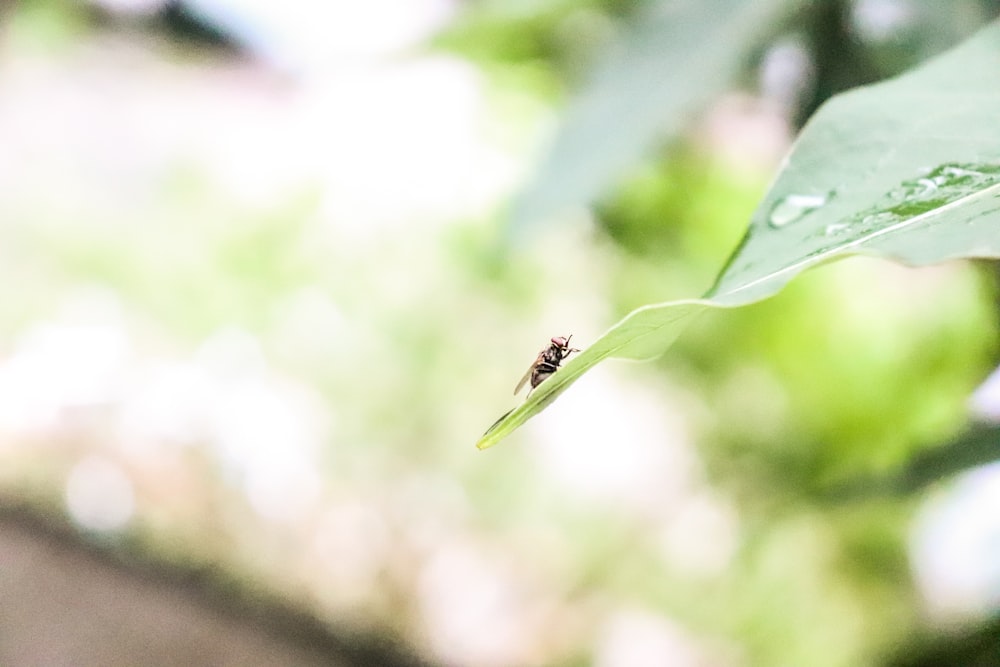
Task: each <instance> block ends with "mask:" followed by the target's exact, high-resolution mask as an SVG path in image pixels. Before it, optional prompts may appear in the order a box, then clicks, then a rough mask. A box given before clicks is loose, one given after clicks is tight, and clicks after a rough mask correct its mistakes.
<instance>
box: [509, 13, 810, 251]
mask: <svg viewBox="0 0 1000 667" xmlns="http://www.w3.org/2000/svg"><path fill="white" fill-rule="evenodd" d="M807 4H809V2H808V1H807V0H762V1H761V0H758V1H755V2H747V1H746V0H689V1H687V2H677V1H675V0H659V1H658V2H652V3H649V5H648V7H647V8H646V9H645V11H642V12H640V13H639V15H638V16H636V17H635V18H634V20H633V21H631V22H630V25H629V26H627V27H626V29H625V30H624V31H623V34H622V36H621V38H620V39H618V40H617V41H616V43H615V44H613V45H612V48H609V49H608V51H607V53H606V54H605V56H604V58H603V59H602V60H601V61H600V62H599V64H598V65H597V67H595V69H594V72H593V76H592V78H591V80H590V81H589V82H588V84H587V85H586V86H585V87H584V89H583V90H582V91H581V92H580V93H579V94H578V95H577V96H576V97H575V98H574V99H572V100H571V101H570V104H569V108H568V110H567V112H566V116H565V119H564V121H563V123H562V125H561V127H560V128H559V130H558V132H557V134H556V136H555V139H554V141H553V145H552V147H551V149H550V150H549V152H548V154H547V155H546V157H545V159H544V161H543V162H542V164H541V166H540V167H539V170H538V173H537V175H536V176H535V178H533V179H532V182H531V184H530V185H529V186H528V187H527V188H526V189H525V191H524V192H523V193H522V194H521V196H520V197H519V198H518V200H517V201H516V202H515V203H514V206H513V211H514V212H513V214H512V216H511V224H510V227H509V231H510V232H511V233H512V234H518V233H521V232H523V231H525V229H526V228H527V227H528V226H529V225H530V224H532V223H535V222H538V221H542V220H545V219H547V218H550V217H551V216H553V215H555V214H559V213H560V212H563V211H565V210H567V209H571V208H573V207H577V206H583V205H586V204H590V203H592V202H593V201H594V200H595V199H596V198H597V197H598V196H600V195H601V194H603V193H604V192H605V191H606V190H608V189H609V187H610V186H611V185H613V184H614V182H615V181H616V180H617V179H618V178H619V177H620V176H621V175H622V173H623V172H624V171H625V170H626V169H627V168H628V167H630V166H632V165H634V164H635V163H636V162H637V161H638V160H639V159H641V158H642V157H644V154H645V153H646V152H647V151H648V150H649V147H650V146H651V145H654V144H655V140H657V139H659V138H661V137H668V136H672V135H675V134H677V133H678V132H679V131H680V130H681V129H682V128H683V127H684V124H685V121H686V119H687V117H688V116H689V115H690V114H692V113H694V112H695V111H697V110H698V109H699V108H700V107H702V106H703V105H704V104H705V103H706V102H708V101H709V100H711V99H712V98H713V97H715V96H716V95H717V94H719V93H720V92H722V91H724V90H725V89H726V87H727V86H728V85H729V84H730V83H731V82H732V80H733V79H734V77H735V76H736V75H737V74H738V73H739V72H740V69H741V68H742V67H745V64H746V62H747V60H748V55H749V54H750V53H751V51H752V50H753V49H755V48H757V47H759V45H760V44H761V43H762V42H764V41H765V39H766V37H767V36H769V35H770V34H771V33H772V32H773V31H774V30H775V26H776V25H780V22H781V19H782V18H783V17H784V16H786V15H788V14H790V13H791V12H792V11H793V10H795V9H798V8H799V7H800V6H804V5H807Z"/></svg>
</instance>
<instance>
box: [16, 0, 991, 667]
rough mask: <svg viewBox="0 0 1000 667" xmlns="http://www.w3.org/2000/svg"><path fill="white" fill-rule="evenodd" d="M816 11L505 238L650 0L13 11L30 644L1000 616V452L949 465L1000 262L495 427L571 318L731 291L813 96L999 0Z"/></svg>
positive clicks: (740, 654) (764, 645)
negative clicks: (712, 95) (610, 181)
mask: <svg viewBox="0 0 1000 667" xmlns="http://www.w3.org/2000/svg"><path fill="white" fill-rule="evenodd" d="M645 4H650V3H645ZM805 5H806V6H805V7H804V8H803V9H800V10H799V11H798V12H797V13H795V14H794V15H793V18H792V19H790V20H789V21H788V22H787V23H785V24H776V25H775V26H774V31H773V36H772V38H771V39H769V40H768V42H767V45H766V47H765V48H762V49H761V50H760V51H759V53H756V54H753V55H752V57H748V58H747V60H746V62H745V65H744V67H743V69H742V71H740V72H736V73H734V78H733V85H732V88H731V89H730V90H729V91H728V92H727V93H725V94H723V95H720V96H718V97H717V98H716V99H714V100H713V101H712V102H711V103H710V104H709V105H707V106H705V107H704V108H702V109H701V110H700V112H699V113H697V114H695V115H694V116H693V117H691V118H689V119H688V121H687V122H686V123H685V130H684V132H683V133H681V134H679V135H675V136H664V137H660V138H659V140H658V142H657V143H656V144H655V145H651V146H649V150H648V154H647V157H646V158H645V159H644V160H643V161H642V162H641V163H639V164H636V165H634V167H633V168H632V169H631V170H630V171H628V172H627V173H623V174H621V175H620V179H619V180H618V181H616V183H615V184H614V187H609V189H608V191H607V194H606V196H605V197H604V198H603V199H602V201H601V202H600V203H599V204H598V205H597V206H596V207H595V208H594V209H593V210H589V211H584V210H580V211H573V212H570V213H569V214H567V215H565V216H562V217H560V218H558V219H553V220H545V221H539V222H537V224H535V225H534V226H532V227H530V228H529V229H528V230H527V231H525V232H522V233H519V234H517V235H514V236H512V235H510V234H508V233H507V232H506V229H507V220H508V217H507V215H506V214H507V212H508V210H509V208H508V207H509V205H510V202H511V200H512V198H513V197H515V196H516V195H517V193H518V192H519V191H520V190H521V189H522V188H523V187H525V184H526V183H529V182H530V181H531V179H532V176H533V174H534V172H535V169H536V167H537V165H538V164H539V161H540V159H541V158H542V156H543V155H544V152H545V148H546V146H547V145H548V144H549V142H550V141H551V137H552V135H553V133H554V132H555V131H556V129H557V127H558V124H559V120H560V117H561V113H562V111H563V109H565V108H566V105H567V104H568V103H569V101H570V100H572V99H573V96H574V94H575V91H578V90H581V89H584V88H585V87H586V86H587V82H588V73H589V72H591V71H592V70H593V68H594V67H595V64H597V63H600V62H601V60H602V57H603V54H605V53H607V52H608V51H610V50H613V49H614V48H615V45H616V44H618V43H620V41H621V40H623V39H627V38H628V34H629V26H630V25H631V22H634V21H635V20H636V19H635V18H634V17H635V16H636V15H638V14H640V12H641V11H642V10H643V9H644V7H642V6H641V5H640V4H639V3H635V2H625V3H623V2H612V1H610V0H606V1H601V0H580V1H576V2H574V1H570V0H534V1H529V0H517V1H501V0H477V1H474V0H465V1H460V0H373V1H371V2H347V1H344V2H341V1H331V2H308V1H306V0H285V1H284V2H280V3H278V2H267V1H264V0H258V1H255V0H182V1H167V0H90V1H86V2H84V1H72V0H22V2H20V3H19V4H16V5H15V4H7V5H0V7H2V9H0V20H2V22H3V25H2V33H0V40H2V41H0V494H2V498H3V501H2V504H0V506H2V511H0V514H2V516H3V519H2V523H3V525H4V526H5V527H4V528H3V529H2V530H0V590H2V591H3V593H2V597H0V600H2V601H0V660H2V662H4V664H12V665H14V664H25V665H26V664H46V665H59V664H67V665H69V664H88V663H89V664H182V663H184V664H255V663H256V664H311V663H308V660H312V659H315V660H317V662H316V663H315V664H324V663H325V664H335V660H339V661H341V662H337V663H336V664H390V663H393V662H395V663H396V664H420V663H424V664H447V665H483V666H487V667H489V666H497V667H499V666H505V665H590V664H593V665H602V666H618V665H629V666H632V665H668V664H669V665H679V666H683V665H698V666H702V665H704V666H709V665H711V666H714V665H719V666H729V665H810V666H814V667H825V666H830V667H834V666H848V665H861V664H947V662H946V660H947V659H949V658H948V656H950V655H952V653H949V651H953V653H954V654H956V655H958V654H960V652H961V651H962V650H966V649H967V648H968V646H969V645H970V642H971V641H973V640H972V639H969V640H968V641H966V640H965V639H963V638H965V637H970V636H972V637H977V636H979V635H975V633H976V632H980V633H983V632H985V633H986V636H987V637H991V636H992V637H995V636H996V633H995V631H994V634H990V630H989V629H990V628H994V627H996V626H991V625H989V624H990V623H993V622H995V621H993V620H992V619H995V617H996V614H997V613H998V611H1000V546H998V545H1000V520H998V517H1000V472H998V469H997V468H996V466H993V467H992V468H991V467H989V466H984V467H978V468H969V469H968V470H967V471H965V472H963V473H961V474H959V475H947V476H942V475H941V474H935V472H934V471H938V472H940V471H941V470H944V469H948V470H951V469H953V468H954V467H956V466H954V465H950V464H949V461H951V460H952V459H951V458H949V456H948V452H950V451H951V450H949V449H947V447H949V446H952V445H955V446H957V447H958V449H957V450H956V451H959V452H961V451H965V450H962V449H961V447H962V443H963V442H966V440H963V438H966V435H965V434H968V433H970V432H974V433H976V434H982V433H985V434H986V435H980V436H979V437H980V440H979V442H980V445H982V443H983V442H985V443H986V444H985V448H986V450H987V451H990V450H989V448H990V447H991V446H993V445H994V444H995V443H996V442H998V441H1000V439H998V438H997V437H996V433H995V431H992V430H990V427H989V423H990V420H991V419H993V420H997V419H1000V408H998V407H997V406H998V403H1000V401H998V400H997V398H996V396H997V393H998V392H1000V387H998V388H993V385H991V384H990V383H987V384H985V385H983V386H982V387H981V388H980V389H979V390H978V391H977V389H976V388H977V386H980V384H981V383H982V382H983V381H984V380H985V379H986V378H987V376H989V374H990V372H991V370H992V369H993V368H994V366H995V365H996V363H997V361H998V357H1000V354H998V345H997V343H998V337H997V333H998V322H1000V320H998V317H997V314H998V310H997V273H996V268H995V266H993V265H991V264H988V263H980V264H971V263H969V264H963V263H951V264H947V265H942V266H938V267H931V268H926V269H920V270H914V269H908V268H903V267H900V266H896V265H893V264H890V263H886V262H881V261H877V260H873V259H852V260H848V261H844V262H840V263H837V264H834V265H829V266H826V267H823V268H821V269H819V270H816V271H813V272H810V273H809V274H806V275H805V276H803V277H801V278H800V279H798V280H796V281H795V282H794V283H793V284H792V285H791V286H789V287H788V288H787V289H785V290H784V291H783V292H782V293H781V294H779V295H778V296H777V297H775V298H773V299H770V300H768V301H766V302H763V303H760V304H757V305H754V306H750V307H746V308H742V309H739V310H736V311H731V312H721V313H713V314H710V315H706V316H704V317H702V318H701V319H700V320H698V321H697V322H696V323H695V325H693V326H692V327H690V328H689V329H688V330H687V331H686V332H685V334H683V336H682V337H681V339H680V340H679V341H678V343H677V344H676V345H675V346H674V348H672V349H671V351H670V352H669V353H668V354H667V355H666V356H664V357H663V358H662V359H660V360H659V361H657V362H654V363H647V364H629V363H619V362H609V363H607V364H604V365H603V366H602V367H600V368H598V369H596V370H595V371H593V372H592V373H590V374H588V375H587V376H586V377H585V378H583V379H582V380H581V381H580V382H578V383H577V384H576V385H574V386H573V388H572V389H571V390H570V391H569V392H567V393H566V394H565V395H564V396H563V397H561V398H560V400H559V401H558V402H557V403H556V404H554V405H553V406H552V407H551V408H550V409H549V410H547V411H546V412H545V413H544V414H542V415H541V416H539V417H537V418H536V419H534V420H533V421H532V422H530V423H529V424H528V425H527V426H526V427H525V428H523V429H522V430H520V431H518V433H517V434H516V435H515V436H514V437H512V438H510V439H509V440H508V441H505V442H504V443H503V444H502V445H501V446H498V447H496V448H494V449H491V450H489V451H486V452H479V451H477V450H476V449H475V448H474V446H473V445H474V443H475V441H476V439H477V438H478V436H479V435H480V434H481V433H482V432H483V431H484V430H485V428H486V427H487V426H489V424H491V423H492V422H493V421H494V419H496V417H498V416H499V415H500V414H502V413H503V412H504V411H506V410H507V409H509V408H510V407H513V405H515V404H516V400H517V399H515V398H514V397H513V396H511V391H512V389H513V387H514V384H515V383H516V382H517V380H518V378H519V377H520V376H521V374H522V373H523V372H524V370H525V369H526V367H527V365H528V364H529V363H530V361H531V360H532V359H533V358H534V356H535V354H536V353H537V351H538V349H539V348H540V347H542V346H543V344H544V343H545V341H547V340H548V338H549V337H550V336H553V335H569V334H573V342H574V343H575V344H578V345H581V346H585V345H586V344H587V343H588V341H589V340H591V339H593V338H594V337H596V336H597V335H599V334H600V333H601V332H602V331H603V330H604V329H605V328H607V327H608V326H610V325H611V324H613V323H614V322H615V321H616V320H617V319H618V318H620V317H621V316H623V315H624V314H625V313H627V312H628V311H629V310H631V309H632V308H635V307H637V306H640V305H642V304H645V303H649V302H652V301H663V300H667V299H671V298H685V297H695V296H698V295H699V294H700V293H701V292H702V291H703V290H704V289H706V288H707V287H708V286H709V285H710V284H711V282H712V279H713V278H714V276H715V274H716V272H717V271H718V270H720V269H721V267H722V266H723V264H724V263H725V260H726V258H727V257H728V256H729V254H730V253H731V252H732V250H733V248H734V247H735V246H736V244H737V243H738V241H739V239H740V237H741V236H742V233H743V231H744V230H745V228H746V224H747V220H748V219H749V216H750V213H751V212H752V211H753V209H754V207H755V204H756V202H757V201H758V199H759V198H760V197H761V195H762V194H763V192H764V190H765V188H766V186H767V184H768V182H769V180H770V178H771V177H772V176H773V174H774V172H775V170H776V168H777V165H778V163H779V161H780V158H781V156H782V155H783V153H784V152H785V151H786V150H787V148H788V146H789V144H790V141H791V140H792V138H793V137H794V136H795V133H796V132H797V130H798V128H799V127H800V126H801V124H802V122H804V120H805V119H806V118H807V117H808V115H809V114H810V113H811V112H812V111H813V110H814V109H815V108H816V106H817V105H818V104H819V103H821V102H822V101H823V100H824V99H826V98H827V97H829V95H831V94H833V93H835V92H836V91H838V90H843V89H846V88H849V87H852V86H855V85H861V84H864V83H869V82H872V81H876V80H879V79H881V78H884V77H886V76H890V75H892V74H894V73H898V72H900V71H903V70H904V69H906V68H908V67H910V66H912V65H914V64H916V63H918V62H920V61H922V60H923V59H925V58H927V57H930V56H931V55H933V54H934V53H936V52H939V51H940V50H942V49H944V48H946V47H948V46H950V45H952V44H954V43H957V41H959V40H961V39H962V38H963V37H965V36H968V35H969V34H971V33H972V32H973V31H974V30H975V29H976V28H977V27H980V26H982V25H984V24H985V23H986V22H988V21H989V20H991V19H992V18H993V17H994V16H996V15H997V13H998V12H1000V7H998V3H996V2H987V1H981V2H973V1H970V0H964V1H960V2H954V3H935V2H921V1H917V0H909V1H907V0H857V1H854V2H850V1H847V0H843V1H832V0H831V1H827V2H816V3H811V4H810V3H805ZM678 15H679V16H683V13H682V12H681V13H680V14H678ZM720 20H722V17H720ZM711 48H713V45H711V44H706V49H711ZM607 131H608V132H611V133H613V132H614V131H615V128H614V127H609V128H607ZM994 384H998V385H1000V380H998V381H996V382H994ZM949 442H951V443H952V445H948V444H947V443H949ZM955 443H957V445H956V444H955ZM942 447H944V448H945V449H941V448H942ZM980 449H982V447H981V448H980ZM935 452H945V455H944V456H938V458H937V459H933V456H934V453H935ZM928 456H930V457H931V458H927V457H928ZM980 458H982V457H980ZM987 458H988V456H987ZM921 461H931V462H932V463H931V464H927V465H924V467H923V468H921V470H925V471H926V470H928V469H930V470H931V471H932V472H931V473H930V474H924V475H923V476H922V477H921V476H920V475H917V477H916V478H913V477H912V476H911V477H910V478H906V479H911V481H912V479H917V482H914V483H910V484H903V483H899V480H900V479H903V478H904V477H905V475H904V473H905V472H906V471H907V470H911V471H912V466H913V465H915V462H916V463H917V464H919V463H920V462H921ZM934 461H936V462H937V463H934ZM977 462H978V461H977ZM908 466H910V467H908ZM928 466H930V468H928ZM901 471H902V472H901ZM901 475H904V477H901ZM57 556H58V557H57ZM102 568H103V569H102ZM98 571H100V576H98V575H97V574H95V573H97V572H98ZM84 580H86V583H82V582H84ZM128 582H131V583H128ZM135 582H139V583H140V584H141V585H132V584H135ZM154 584H155V586H154ZM150 586H152V588H149V587H150ZM143 587H145V588H143ZM67 600H73V601H74V604H72V605H70V604H68V603H67ZM163 600H168V601H169V602H163ZM188 600H195V601H196V604H195V603H191V604H195V607H197V605H202V607H197V609H196V608H195V607H189V606H186V605H187V604H188V602H187V601H188ZM158 601H159V602H158ZM206 605H207V607H206ZM203 607H205V608H207V609H209V611H207V612H206V611H205V610H204V608H203ZM220 609H224V610H225V613H223V612H222V611H220ZM262 609H263V610H265V611H261V610H262ZM54 610H59V611H58V612H56V611H54ZM206 614H207V616H206ZM220 614H222V616H220ZM223 616H224V617H225V619H227V620H226V622H225V623H223V622H221V621H219V618H221V617H223ZM206 618H208V619H212V620H205V619H206ZM137 619H147V620H148V622H147V623H146V624H145V625H143V624H142V623H141V622H140V621H139V620H137ZM262 619H263V620H262ZM275 619H279V620H275ZM190 628H196V629H197V631H192V630H191V629H190ZM307 629H308V630H307ZM268 633H272V634H274V635H275V636H276V637H278V639H275V640H274V642H275V645H277V644H281V646H283V647H284V648H281V647H278V648H275V647H274V646H270V645H268V646H263V645H262V646H258V645H257V643H256V642H263V643H264V644H267V641H269V640H267V637H268V636H270V635H268ZM970 633H971V634H970ZM154 636H155V637H156V640H155V641H153V640H151V639H150V637H154ZM262 637H263V639H262ZM279 640H280V641H279ZM963 642H964V643H963ZM992 646H993V649H992V650H996V648H995V647H996V644H995V643H994V644H993V645H992ZM345 647H346V648H345ZM379 647H382V648H385V647H389V648H385V650H387V651H389V650H390V649H391V651H390V652H389V653H385V654H377V653H371V652H369V653H366V651H368V650H369V649H370V650H371V651H377V650H382V649H380V648H379ZM272 650H273V651H278V653H269V651H272ZM282 650H287V651H290V653H284V654H282V653H281V652H280V651H282ZM295 651H299V653H295ZM932 651H937V653H930V652H932ZM307 654H308V655H307ZM927 655H934V656H936V657H935V658H933V659H930V658H926V656H927ZM992 655H994V656H996V657H997V662H989V661H984V662H981V663H979V664H983V665H991V664H1000V652H998V653H994V654H992ZM289 656H293V657H289ZM310 656H311V657H310ZM373 656H377V657H373ZM972 659H973V658H969V660H970V661H971V660H972ZM976 659H980V658H976ZM921 660H931V662H926V663H921V662H920V661H921ZM986 660H988V658H987V659H986ZM935 661H936V662H935ZM954 664H973V663H972V662H961V661H960V662H955V663H954Z"/></svg>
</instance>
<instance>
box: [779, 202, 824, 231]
mask: <svg viewBox="0 0 1000 667" xmlns="http://www.w3.org/2000/svg"><path fill="white" fill-rule="evenodd" d="M824 204H826V195H788V196H786V197H782V198H781V199H779V200H778V201H777V202H776V203H775V205H774V207H773V208H772V209H771V214H770V215H769V216H768V218H767V221H768V223H769V224H770V225H771V226H772V227H784V226H785V225H788V224H791V223H793V222H795V221H796V220H801V219H802V218H804V217H805V216H807V215H808V214H810V213H812V212H813V211H815V210H816V209H818V208H820V207H822V206H823V205H824Z"/></svg>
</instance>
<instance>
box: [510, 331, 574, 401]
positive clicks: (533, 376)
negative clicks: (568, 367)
mask: <svg viewBox="0 0 1000 667" xmlns="http://www.w3.org/2000/svg"><path fill="white" fill-rule="evenodd" d="M572 337H573V335H572V334H570V335H569V336H567V337H565V338H563V337H562V336H553V337H552V338H551V339H550V340H549V346H548V347H546V348H545V349H543V350H542V351H541V352H539V353H538V357H537V358H535V361H534V362H532V364H531V366H529V367H528V370H527V371H526V372H525V374H524V377H522V378H521V381H520V382H518V383H517V386H516V387H514V394H517V393H518V392H519V391H521V388H522V387H524V385H525V384H526V383H527V382H528V380H531V389H534V388H535V387H537V386H538V385H540V384H541V383H543V382H545V380H547V379H548V378H549V376H550V375H552V374H553V373H555V372H556V370H558V369H559V364H561V363H562V360H563V359H565V358H566V357H568V356H569V355H571V354H573V353H574V352H579V351H580V350H578V349H576V348H575V347H570V346H569V339H570V338H572ZM531 389H529V390H528V394H529V395H530V394H531Z"/></svg>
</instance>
